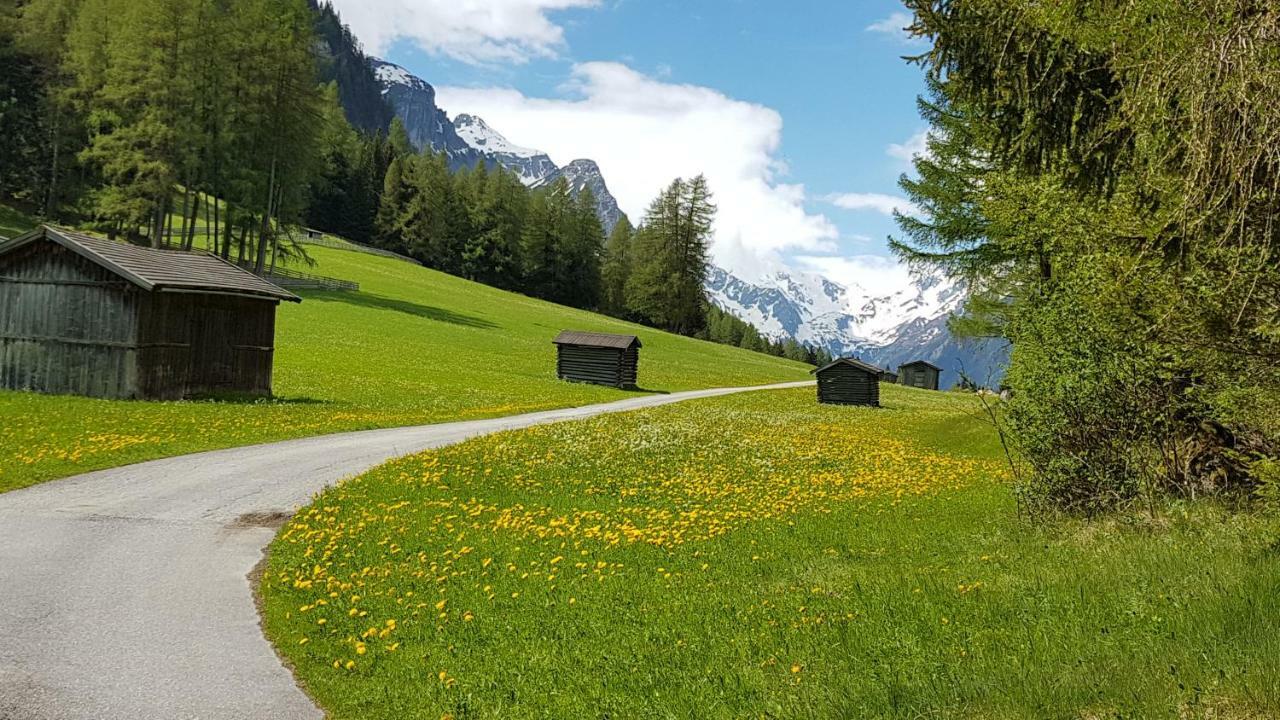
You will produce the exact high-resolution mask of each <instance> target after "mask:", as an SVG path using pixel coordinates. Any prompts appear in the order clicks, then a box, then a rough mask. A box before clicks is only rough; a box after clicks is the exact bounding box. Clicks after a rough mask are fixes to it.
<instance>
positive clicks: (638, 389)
mask: <svg viewBox="0 0 1280 720" xmlns="http://www.w3.org/2000/svg"><path fill="white" fill-rule="evenodd" d="M622 389H623V391H625V392H631V393H635V394H637V395H670V394H671V391H670V390H654V389H653V388H642V387H629V388H622Z"/></svg>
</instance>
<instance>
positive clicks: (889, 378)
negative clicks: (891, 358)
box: [880, 370, 898, 385]
mask: <svg viewBox="0 0 1280 720" xmlns="http://www.w3.org/2000/svg"><path fill="white" fill-rule="evenodd" d="M880 382H886V383H889V384H891V385H897V384H898V373H896V372H894V371H892V370H881V371H880Z"/></svg>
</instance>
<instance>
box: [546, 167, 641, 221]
mask: <svg viewBox="0 0 1280 720" xmlns="http://www.w3.org/2000/svg"><path fill="white" fill-rule="evenodd" d="M561 177H563V178H564V179H565V180H567V181H568V182H569V192H571V193H573V194H574V195H575V196H576V195H577V194H578V193H580V192H582V190H583V189H584V188H590V189H591V194H592V195H593V196H594V197H595V199H596V215H597V216H598V217H599V218H600V224H601V225H603V226H604V232H605V234H606V235H608V234H609V233H611V232H613V228H614V226H615V225H617V224H618V223H619V222H620V221H621V220H622V218H623V217H625V215H623V213H622V209H621V208H619V207H618V201H617V199H615V198H614V197H613V194H612V193H610V192H609V186H608V185H607V184H605V181H604V174H603V173H601V172H600V166H599V165H597V164H596V163H595V161H594V160H574V161H573V162H571V163H569V164H568V165H565V166H564V167H562V168H560V169H558V170H556V171H555V172H552V173H551V174H549V175H547V177H545V178H544V179H543V180H542V181H541V182H539V183H537V185H549V184H551V183H553V182H555V181H556V180H557V179H559V178H561Z"/></svg>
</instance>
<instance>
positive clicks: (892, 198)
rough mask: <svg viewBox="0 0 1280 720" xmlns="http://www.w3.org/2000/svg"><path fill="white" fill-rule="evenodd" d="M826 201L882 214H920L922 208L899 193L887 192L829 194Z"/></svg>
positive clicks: (845, 208) (843, 206) (844, 207)
mask: <svg viewBox="0 0 1280 720" xmlns="http://www.w3.org/2000/svg"><path fill="white" fill-rule="evenodd" d="M825 199H826V201H827V202H829V203H831V204H832V205H835V206H836V207H838V208H842V209H844V210H870V211H872V212H878V213H880V214H882V215H893V214H894V213H895V212H899V213H902V214H903V215H918V214H919V213H920V210H919V209H918V208H917V207H916V206H915V205H913V204H911V201H910V200H907V199H906V198H904V197H898V196H897V195H888V194H885V193H836V194H834V195H828V196H827V197H826V198H825Z"/></svg>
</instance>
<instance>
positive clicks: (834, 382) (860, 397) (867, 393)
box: [811, 358, 881, 407]
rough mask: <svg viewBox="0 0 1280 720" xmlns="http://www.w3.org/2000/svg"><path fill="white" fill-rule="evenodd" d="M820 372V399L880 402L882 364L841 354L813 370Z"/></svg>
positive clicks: (834, 402) (838, 402) (842, 402)
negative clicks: (871, 363) (865, 361)
mask: <svg viewBox="0 0 1280 720" xmlns="http://www.w3.org/2000/svg"><path fill="white" fill-rule="evenodd" d="M811 372H812V374H814V375H817V376H818V402H820V403H823V404H826V405H870V406H872V407H879V405H880V372H881V370H880V368H878V367H876V366H874V365H868V364H866V363H864V362H862V361H861V360H856V359H854V358H840V359H839V360H836V361H835V362H832V363H830V364H827V365H823V366H822V367H820V368H818V369H816V370H813V371H811Z"/></svg>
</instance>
